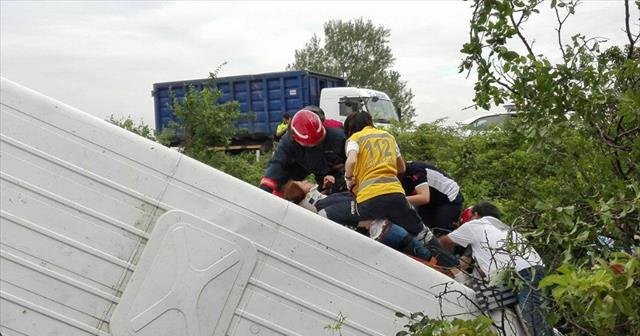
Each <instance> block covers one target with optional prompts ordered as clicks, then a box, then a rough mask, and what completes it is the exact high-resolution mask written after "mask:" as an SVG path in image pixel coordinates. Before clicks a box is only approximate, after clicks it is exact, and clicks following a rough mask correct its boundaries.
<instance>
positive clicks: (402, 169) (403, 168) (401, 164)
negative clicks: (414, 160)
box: [396, 155, 407, 175]
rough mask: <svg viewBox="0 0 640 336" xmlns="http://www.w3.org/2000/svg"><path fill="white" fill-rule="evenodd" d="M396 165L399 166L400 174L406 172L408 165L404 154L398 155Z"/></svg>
mask: <svg viewBox="0 0 640 336" xmlns="http://www.w3.org/2000/svg"><path fill="white" fill-rule="evenodd" d="M396 167H397V168H398V175H402V174H404V172H405V171H406V170H407V165H406V164H405V163H404V159H403V158H402V155H398V157H397V158H396Z"/></svg>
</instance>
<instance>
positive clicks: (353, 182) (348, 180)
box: [344, 176, 356, 191]
mask: <svg viewBox="0 0 640 336" xmlns="http://www.w3.org/2000/svg"><path fill="white" fill-rule="evenodd" d="M344 181H345V182H346V184H347V190H349V191H350V190H351V189H353V186H355V185H356V179H355V178H354V177H353V176H351V177H347V176H345V177H344Z"/></svg>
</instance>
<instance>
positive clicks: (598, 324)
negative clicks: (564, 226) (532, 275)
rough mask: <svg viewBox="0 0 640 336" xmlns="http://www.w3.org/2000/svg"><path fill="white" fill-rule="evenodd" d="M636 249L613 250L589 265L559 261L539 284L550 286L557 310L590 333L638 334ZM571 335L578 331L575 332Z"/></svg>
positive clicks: (639, 262) (639, 272)
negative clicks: (607, 255) (628, 251)
mask: <svg viewBox="0 0 640 336" xmlns="http://www.w3.org/2000/svg"><path fill="white" fill-rule="evenodd" d="M639 252H640V250H636V251H635V254H634V255H633V256H631V255H628V254H625V253H615V254H613V255H612V256H611V259H610V260H611V261H607V260H604V259H601V258H596V259H595V262H596V263H595V265H594V266H592V267H585V266H576V265H574V264H571V263H567V264H563V265H562V266H560V267H559V268H558V269H557V270H556V272H555V273H554V274H551V275H548V276H547V277H545V278H544V279H543V281H542V282H541V283H540V287H542V288H545V287H550V288H552V290H551V295H552V296H553V299H554V300H555V304H556V306H557V307H558V309H560V313H562V314H563V315H565V316H572V317H573V319H572V320H570V323H572V324H574V325H575V326H580V328H582V330H592V331H593V334H594V335H603V336H604V335H638V334H640V311H639V310H638V299H639V298H640V284H639V283H638V282H639V281H640V280H638V279H640V260H639V259H638V256H639V255H640V254H639ZM574 334H579V333H578V332H575V333H574Z"/></svg>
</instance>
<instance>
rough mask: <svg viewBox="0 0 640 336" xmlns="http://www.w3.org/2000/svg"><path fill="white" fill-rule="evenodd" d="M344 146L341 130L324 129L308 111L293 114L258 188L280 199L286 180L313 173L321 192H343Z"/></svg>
mask: <svg viewBox="0 0 640 336" xmlns="http://www.w3.org/2000/svg"><path fill="white" fill-rule="evenodd" d="M344 143H345V136H344V131H343V130H342V129H341V128H325V127H324V126H323V125H322V121H321V120H320V117H319V116H318V114H316V113H314V112H312V111H309V110H305V109H302V110H300V111H298V112H296V113H295V114H294V115H293V117H292V118H291V122H290V125H289V131H288V132H286V133H285V134H284V135H283V136H282V138H281V139H280V142H279V143H278V147H277V148H276V150H275V152H274V153H273V157H272V158H271V160H270V161H269V165H268V167H267V169H266V171H265V173H264V177H263V178H262V180H261V181H260V188H261V189H263V190H266V191H268V192H271V193H273V194H276V195H278V196H281V192H280V189H281V188H282V186H283V185H284V184H285V183H286V182H287V181H289V180H296V181H300V180H303V179H305V178H306V177H307V176H309V175H310V174H313V175H314V176H315V180H316V183H317V184H318V185H320V186H322V189H331V192H335V191H343V190H345V182H344V161H345V160H346V157H345V154H344Z"/></svg>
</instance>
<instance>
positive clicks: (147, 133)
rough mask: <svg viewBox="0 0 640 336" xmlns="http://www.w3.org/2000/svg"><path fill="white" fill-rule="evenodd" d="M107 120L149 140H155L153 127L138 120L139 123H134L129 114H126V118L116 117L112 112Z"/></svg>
mask: <svg viewBox="0 0 640 336" xmlns="http://www.w3.org/2000/svg"><path fill="white" fill-rule="evenodd" d="M107 121H108V122H110V123H112V124H114V125H116V126H120V127H122V128H124V129H126V130H127V131H129V132H133V133H135V134H137V135H139V136H142V137H145V138H147V139H149V140H153V141H156V138H155V136H154V132H153V129H152V128H151V127H149V125H147V124H145V123H144V122H143V121H140V123H139V124H135V123H134V121H133V119H131V116H127V117H126V118H120V119H116V118H115V117H114V116H113V114H112V115H111V116H110V117H109V120H107Z"/></svg>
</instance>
